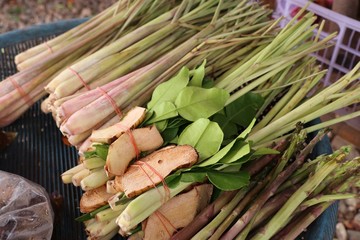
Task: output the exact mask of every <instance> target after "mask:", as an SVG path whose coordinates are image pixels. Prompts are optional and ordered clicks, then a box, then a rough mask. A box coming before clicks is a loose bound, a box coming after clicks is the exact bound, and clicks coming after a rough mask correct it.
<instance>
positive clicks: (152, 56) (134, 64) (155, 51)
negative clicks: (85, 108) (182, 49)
mask: <svg viewBox="0 0 360 240" xmlns="http://www.w3.org/2000/svg"><path fill="white" fill-rule="evenodd" d="M181 35H182V36H181ZM180 36H181V37H180ZM184 37H187V35H186V34H182V33H180V32H178V33H174V34H172V35H171V36H169V37H167V38H166V39H164V40H162V41H159V42H158V43H157V44H156V45H154V46H152V47H151V48H148V49H146V50H144V51H143V52H141V53H139V54H137V55H136V56H134V57H133V58H131V59H129V60H127V61H126V62H124V63H122V61H124V60H126V58H123V57H121V56H120V59H122V60H121V61H118V60H116V59H117V58H119V56H117V57H114V56H113V57H114V58H112V59H111V62H117V64H119V65H117V64H113V65H112V66H111V68H112V69H110V70H109V72H108V73H106V74H105V75H102V76H100V77H99V79H94V81H93V82H91V83H90V84H89V85H88V86H89V87H90V89H94V88H96V87H98V86H101V85H104V84H107V83H108V82H110V81H112V80H113V79H116V78H118V77H120V76H123V75H124V74H127V73H130V72H132V71H135V70H137V69H138V68H140V67H141V66H143V65H146V64H149V63H151V62H152V61H154V60H156V59H157V58H158V57H159V56H161V55H162V54H164V53H166V52H167V51H169V50H170V49H171V48H173V47H174V46H177V45H178V44H179V43H181V42H182V39H183V38H184ZM89 76H91V69H89ZM91 78H93V76H92V77H91ZM67 85H68V84H66V85H64V86H67ZM82 89H84V87H82ZM59 91H61V86H60V89H59ZM62 94H64V93H62ZM66 94H67V93H65V95H66Z"/></svg>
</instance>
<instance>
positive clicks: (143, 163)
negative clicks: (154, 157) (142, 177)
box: [134, 161, 170, 203]
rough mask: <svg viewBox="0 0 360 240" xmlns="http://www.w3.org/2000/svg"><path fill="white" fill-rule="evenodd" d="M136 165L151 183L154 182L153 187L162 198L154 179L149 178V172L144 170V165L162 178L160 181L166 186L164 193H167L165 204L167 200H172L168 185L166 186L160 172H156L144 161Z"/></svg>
mask: <svg viewBox="0 0 360 240" xmlns="http://www.w3.org/2000/svg"><path fill="white" fill-rule="evenodd" d="M134 165H136V166H139V167H140V168H141V169H142V170H143V172H144V173H145V174H146V176H147V177H148V178H149V179H150V181H151V182H152V184H153V187H154V188H156V189H157V191H158V192H159V194H160V195H161V196H162V194H161V193H160V190H159V189H158V188H157V187H156V184H155V182H154V181H153V180H152V178H151V177H150V176H149V174H147V172H146V171H145V169H144V168H143V166H142V165H145V166H147V167H148V168H149V169H150V170H151V171H152V172H153V173H154V174H155V175H157V176H158V177H159V178H160V180H161V182H162V184H163V186H164V191H165V196H164V198H163V199H164V203H165V202H166V201H167V200H169V199H170V189H169V187H168V185H167V184H166V182H165V179H164V178H163V177H162V176H161V174H160V173H159V172H158V171H156V169H155V168H153V167H152V166H150V165H149V164H148V163H147V162H144V161H137V162H135V163H134Z"/></svg>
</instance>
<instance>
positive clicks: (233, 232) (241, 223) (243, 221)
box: [221, 131, 336, 240]
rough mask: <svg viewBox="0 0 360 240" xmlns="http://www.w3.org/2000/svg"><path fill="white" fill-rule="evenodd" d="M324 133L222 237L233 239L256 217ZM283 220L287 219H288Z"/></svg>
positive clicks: (315, 139)
mask: <svg viewBox="0 0 360 240" xmlns="http://www.w3.org/2000/svg"><path fill="white" fill-rule="evenodd" d="M324 135H325V132H324V131H322V132H319V133H318V134H317V135H316V136H315V137H314V138H313V139H312V140H311V141H310V143H309V144H308V145H307V146H306V147H305V148H304V149H303V150H302V151H301V152H300V153H299V155H298V156H297V157H296V159H295V161H294V162H292V163H291V164H290V165H289V166H288V167H287V168H286V169H285V170H284V171H283V172H281V174H279V175H277V176H276V178H275V179H274V180H273V181H272V182H271V183H270V184H269V185H268V186H267V187H266V188H265V190H264V191H263V192H262V193H261V195H259V196H258V198H257V199H256V200H255V202H254V203H253V204H252V205H251V206H250V208H249V209H248V210H247V211H246V212H245V213H244V214H243V215H242V216H241V218H240V219H238V220H237V221H236V223H235V224H234V225H233V226H232V227H231V228H230V229H229V230H228V231H227V232H226V233H225V234H224V235H223V236H222V238H221V239H223V240H224V239H233V238H234V237H236V236H237V235H238V234H239V233H240V232H241V231H242V230H243V229H244V228H245V227H246V226H247V224H248V223H249V222H250V220H251V219H252V218H253V217H254V215H255V214H256V213H257V211H259V209H261V207H262V206H263V205H264V204H265V203H266V201H267V200H268V199H269V198H270V197H271V196H273V195H274V194H275V192H276V191H277V189H278V188H279V186H280V185H281V184H282V183H283V182H285V181H286V179H288V177H290V176H291V174H293V173H294V172H295V170H296V169H297V168H298V167H300V166H301V165H302V164H303V162H304V161H305V159H306V157H307V155H308V154H309V153H310V152H311V151H312V149H313V148H314V146H315V144H316V143H318V142H319V141H320V140H321V138H322V137H323V136H324ZM335 166H336V164H335ZM329 169H330V168H329ZM331 170H332V169H331ZM269 176H271V175H269ZM303 186H304V185H303ZM293 196H294V195H293ZM289 201H290V199H289ZM282 220H284V221H285V220H286V219H282Z"/></svg>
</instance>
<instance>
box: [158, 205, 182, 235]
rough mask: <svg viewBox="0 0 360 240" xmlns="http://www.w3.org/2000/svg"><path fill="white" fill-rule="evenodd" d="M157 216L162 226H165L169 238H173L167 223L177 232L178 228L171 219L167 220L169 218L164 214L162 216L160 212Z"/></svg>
mask: <svg viewBox="0 0 360 240" xmlns="http://www.w3.org/2000/svg"><path fill="white" fill-rule="evenodd" d="M155 215H156V217H157V218H158V219H159V220H160V222H161V224H162V225H163V226H164V228H165V231H166V232H167V234H168V235H169V237H171V236H172V233H170V231H169V229H168V228H167V226H166V224H165V222H167V223H168V224H169V225H170V226H171V227H172V228H173V229H174V231H175V232H177V231H178V230H177V229H176V227H175V226H174V225H173V224H172V223H171V222H170V220H169V219H167V217H165V216H164V214H162V213H161V212H160V211H155Z"/></svg>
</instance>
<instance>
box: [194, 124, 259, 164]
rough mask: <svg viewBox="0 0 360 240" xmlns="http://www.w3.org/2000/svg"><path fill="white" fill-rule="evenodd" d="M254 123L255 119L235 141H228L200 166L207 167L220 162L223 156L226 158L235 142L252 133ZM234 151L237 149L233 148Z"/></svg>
mask: <svg viewBox="0 0 360 240" xmlns="http://www.w3.org/2000/svg"><path fill="white" fill-rule="evenodd" d="M254 124H255V119H253V121H252V122H251V123H250V125H249V126H248V127H247V128H246V129H245V130H244V131H243V132H242V133H241V134H240V135H239V136H238V137H237V138H236V139H234V140H233V141H231V142H230V143H228V144H227V145H226V146H225V147H223V148H222V149H220V151H218V152H217V153H216V154H215V155H213V156H212V157H211V158H209V159H207V160H205V161H203V162H202V163H200V164H199V165H198V166H200V167H206V166H210V165H214V164H215V163H217V162H219V161H220V160H221V159H222V158H224V157H225V156H226V154H228V153H229V152H230V150H232V147H233V146H234V145H235V143H236V142H237V141H238V140H241V139H245V137H246V136H247V135H248V134H249V133H250V131H251V129H252V127H253V126H254ZM249 148H250V145H249ZM233 151H235V150H233Z"/></svg>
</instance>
